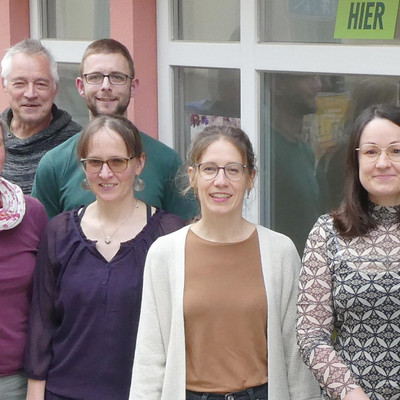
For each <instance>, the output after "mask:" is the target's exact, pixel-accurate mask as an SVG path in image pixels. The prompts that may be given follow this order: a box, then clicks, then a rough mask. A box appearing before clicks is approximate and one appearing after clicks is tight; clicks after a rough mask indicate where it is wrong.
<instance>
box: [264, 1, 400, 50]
mask: <svg viewBox="0 0 400 400" xmlns="http://www.w3.org/2000/svg"><path fill="white" fill-rule="evenodd" d="M259 5H260V6H259V13H260V38H261V41H263V42H292V43H294V42H301V43H346V44H371V43H373V44H399V42H400V29H398V28H399V24H400V18H398V19H397V25H398V26H397V28H396V34H395V39H394V40H365V39H363V40H360V39H358V40H354V39H351V40H350V39H346V40H342V39H334V38H333V36H334V31H335V23H336V12H337V6H338V0H260V3H259Z"/></svg>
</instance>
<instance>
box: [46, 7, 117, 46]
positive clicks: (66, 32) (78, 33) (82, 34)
mask: <svg viewBox="0 0 400 400" xmlns="http://www.w3.org/2000/svg"><path fill="white" fill-rule="evenodd" d="M41 4H42V38H48V39H60V40H94V39H101V38H108V37H110V1H109V0H85V1H81V0H57V1H53V0H42V3H41Z"/></svg>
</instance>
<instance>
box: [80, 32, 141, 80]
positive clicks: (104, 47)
mask: <svg viewBox="0 0 400 400" xmlns="http://www.w3.org/2000/svg"><path fill="white" fill-rule="evenodd" d="M92 54H121V55H122V56H123V57H124V58H125V59H126V61H127V62H128V67H129V74H130V75H131V76H133V77H135V67H134V64H133V59H132V56H131V55H130V53H129V50H128V49H127V48H126V47H125V46H124V45H123V44H122V43H120V42H118V41H117V40H114V39H99V40H96V41H94V42H93V43H91V44H90V45H89V46H88V47H87V48H86V50H85V52H84V53H83V57H82V61H81V66H80V70H79V73H80V74H81V76H82V75H83V67H84V65H85V61H86V59H87V58H88V57H89V56H91V55H92Z"/></svg>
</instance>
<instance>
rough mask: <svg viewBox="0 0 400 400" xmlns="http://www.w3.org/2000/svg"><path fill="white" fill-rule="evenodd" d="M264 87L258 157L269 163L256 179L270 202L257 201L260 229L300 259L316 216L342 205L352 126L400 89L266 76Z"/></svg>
mask: <svg viewBox="0 0 400 400" xmlns="http://www.w3.org/2000/svg"><path fill="white" fill-rule="evenodd" d="M264 81H265V90H266V91H268V95H269V98H270V101H269V103H267V102H265V104H264V106H263V109H262V114H263V119H264V125H263V126H264V129H263V131H262V132H261V134H262V135H263V136H264V137H263V139H264V142H265V143H268V144H269V145H268V146H267V145H264V146H263V148H262V149H261V159H266V160H268V163H267V164H266V165H265V166H264V168H265V170H264V171H260V175H261V182H262V185H263V188H262V193H268V196H267V195H265V197H266V198H269V201H268V204H267V202H266V201H262V204H263V207H264V211H263V213H262V215H263V219H264V221H262V223H269V225H270V226H271V228H272V229H275V230H277V231H279V232H282V233H284V234H286V235H288V236H289V237H291V239H292V240H293V241H294V243H295V244H296V247H297V249H298V251H299V253H300V254H302V252H303V248H304V244H305V240H306V238H307V236H308V233H309V231H310V230H311V228H312V226H313V224H314V223H315V221H316V219H317V218H318V216H319V215H320V214H322V213H325V212H328V211H329V210H331V209H332V208H335V207H337V206H339V204H340V202H341V200H342V197H343V187H344V172H345V159H344V158H345V152H346V145H347V138H348V133H349V131H350V128H351V126H352V124H353V122H354V120H355V118H356V117H357V116H358V115H359V114H360V112H361V110H363V109H364V108H366V107H368V106H369V105H371V104H375V103H393V104H398V102H399V93H398V88H399V81H398V79H397V78H394V77H379V76H368V77H366V76H349V75H347V76H340V75H315V74H284V73H276V74H264ZM267 168H269V171H266V169H267ZM267 179H268V180H267ZM267 185H268V187H267ZM266 208H268V209H266ZM267 217H268V218H267Z"/></svg>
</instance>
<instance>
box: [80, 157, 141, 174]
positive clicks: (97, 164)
mask: <svg viewBox="0 0 400 400" xmlns="http://www.w3.org/2000/svg"><path fill="white" fill-rule="evenodd" d="M133 158H134V157H133V156H132V157H129V158H124V157H114V158H110V159H109V160H105V161H103V160H99V159H98V158H82V159H81V160H80V161H81V163H82V166H83V169H84V170H85V171H86V172H88V173H98V172H100V171H101V170H102V169H103V165H104V164H107V166H108V168H109V169H110V170H111V171H112V172H124V171H125V170H126V169H127V168H128V163H129V161H130V160H132V159H133Z"/></svg>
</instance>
